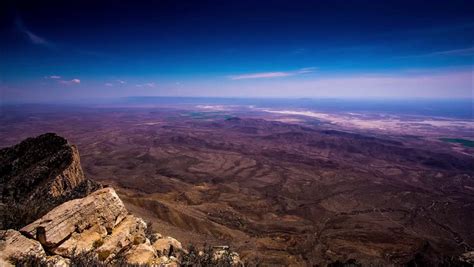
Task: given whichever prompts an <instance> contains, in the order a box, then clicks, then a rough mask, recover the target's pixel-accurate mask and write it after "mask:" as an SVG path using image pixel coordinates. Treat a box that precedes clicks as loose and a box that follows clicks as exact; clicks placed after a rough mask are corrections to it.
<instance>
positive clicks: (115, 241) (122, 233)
mask: <svg viewBox="0 0 474 267" xmlns="http://www.w3.org/2000/svg"><path fill="white" fill-rule="evenodd" d="M145 229H146V223H145V221H143V219H141V218H137V217H135V216H133V215H128V216H126V217H125V218H124V219H123V220H122V221H121V222H120V223H119V224H118V225H117V226H116V227H115V228H114V229H113V230H112V233H111V234H110V235H108V236H106V237H105V238H104V242H103V244H102V245H101V246H100V247H98V248H97V249H96V252H97V254H98V255H99V259H100V260H107V259H109V258H110V257H111V256H114V255H116V254H117V253H118V252H119V251H120V250H122V249H123V248H125V247H127V246H131V245H133V244H140V243H143V242H145V240H146V238H145Z"/></svg>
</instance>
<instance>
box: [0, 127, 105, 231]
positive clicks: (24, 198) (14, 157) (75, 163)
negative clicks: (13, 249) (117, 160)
mask: <svg viewBox="0 0 474 267" xmlns="http://www.w3.org/2000/svg"><path fill="white" fill-rule="evenodd" d="M98 188H100V185H99V184H98V183H96V182H93V181H92V180H89V179H86V178H85V177H84V174H83V172H82V168H81V164H80V159H79V153H78V151H77V148H76V147H75V146H73V145H70V144H69V143H68V142H67V140H66V139H64V138H62V137H60V136H57V135H56V134H53V133H47V134H43V135H40V136H38V137H36V138H28V139H26V140H24V141H23V142H21V143H20V144H18V145H15V146H13V147H9V148H4V149H1V150H0V192H2V196H1V202H2V203H3V205H4V207H8V206H10V205H17V206H18V205H20V206H21V207H31V208H32V209H31V213H33V212H34V213H35V214H28V216H27V217H29V218H28V219H29V220H32V219H36V218H37V217H36V218H35V216H40V215H42V214H44V213H46V212H48V211H50V210H51V209H52V208H54V207H55V206H57V205H58V204H61V203H63V202H65V201H67V200H70V199H74V198H78V197H84V196H86V195H88V194H89V193H90V192H92V191H95V190H96V189H98ZM7 209H8V208H7ZM0 212H1V210H0ZM3 212H8V211H3ZM25 220H26V219H25ZM25 223H28V222H25ZM0 227H1V228H4V227H5V226H3V225H0Z"/></svg>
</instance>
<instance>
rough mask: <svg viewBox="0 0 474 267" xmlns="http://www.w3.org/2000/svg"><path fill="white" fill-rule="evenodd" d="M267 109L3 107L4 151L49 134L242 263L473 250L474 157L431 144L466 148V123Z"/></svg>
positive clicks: (390, 260) (191, 236) (144, 213)
mask: <svg viewBox="0 0 474 267" xmlns="http://www.w3.org/2000/svg"><path fill="white" fill-rule="evenodd" d="M275 110H276V109H274V110H272V112H269V111H268V109H258V108H254V107H249V106H233V105H227V106H226V105H219V106H217V105H174V106H173V105H168V106H165V105H163V106H141V107H137V106H127V107H84V106H77V107H68V108H65V107H62V106H47V105H33V106H8V107H4V108H3V110H2V113H1V114H2V115H1V117H0V123H1V125H2V127H1V130H0V146H1V147H6V146H11V145H13V144H16V143H18V142H20V141H21V140H23V139H25V138H27V137H32V136H37V135H40V134H43V133H46V132H55V133H57V134H59V135H61V136H63V137H65V138H67V139H68V140H69V142H71V143H73V144H76V145H77V147H78V150H79V153H80V157H81V164H82V166H83V169H84V173H85V175H86V177H88V178H91V179H93V180H96V181H99V182H100V183H102V184H105V185H111V186H113V187H114V188H116V190H117V192H118V194H119V196H120V197H121V199H122V200H123V201H124V202H125V205H126V206H127V208H128V209H129V210H130V211H131V212H132V213H133V214H136V215H137V216H141V217H142V218H144V219H146V220H148V221H151V222H152V225H153V228H154V229H157V230H159V231H160V232H161V233H163V234H166V235H170V236H173V237H176V238H177V239H179V240H181V241H182V242H183V244H187V243H194V244H197V245H202V244H204V243H207V244H212V245H230V246H231V247H232V248H233V249H234V250H235V251H237V252H238V253H239V254H240V255H241V257H242V259H243V260H244V261H246V262H249V263H261V264H263V265H294V266H302V265H311V264H319V265H322V266H324V265H326V264H329V263H334V262H341V263H343V262H348V261H350V260H351V259H355V260H357V262H359V263H362V264H375V265H377V264H379V265H386V264H399V265H405V264H410V262H412V263H413V262H415V261H418V262H428V263H429V262H437V261H443V257H450V256H455V255H459V254H461V253H464V252H466V251H471V250H473V247H474V233H473V232H472V229H471V227H469V225H471V224H472V222H473V221H474V204H473V203H474V164H473V162H474V161H473V152H474V149H473V148H472V147H470V146H469V143H467V144H468V145H465V146H463V144H459V143H453V142H445V141H443V140H446V139H441V138H451V139H453V140H455V139H456V138H464V139H462V140H467V141H468V140H469V139H470V140H472V137H473V136H472V133H473V132H472V129H473V128H472V126H473V124H472V121H469V120H449V119H446V118H441V119H439V118H433V117H430V118H427V117H423V118H421V119H420V118H411V119H407V118H401V119H400V117H399V119H400V120H402V121H403V122H404V123H406V125H404V126H403V127H400V124H397V123H396V120H394V119H393V117H390V120H389V122H387V120H384V121H383V122H381V119H380V117H373V116H369V115H368V114H367V113H366V114H365V115H364V117H363V118H361V117H358V118H354V117H352V119H351V118H350V117H351V116H355V115H354V114H352V115H351V114H343V115H341V114H338V113H327V112H326V113H309V115H310V116H308V113H305V112H303V113H302V112H288V111H286V112H284V111H283V109H280V110H279V111H278V110H277V111H275ZM315 114H317V116H316V115H315ZM420 120H421V121H425V123H420V122H419V121H420ZM393 121H395V123H394V122H393ZM410 121H413V122H412V123H410ZM426 121H431V122H433V121H435V122H436V123H431V124H429V123H426ZM367 125H369V126H371V127H365V126H367ZM372 125H377V127H372ZM380 125H383V127H384V128H381V127H379V126H380ZM394 125H395V126H394ZM397 125H398V126H397ZM453 125H457V127H454V126H453ZM401 130H403V131H401ZM451 139H449V140H451ZM456 140H457V139H456Z"/></svg>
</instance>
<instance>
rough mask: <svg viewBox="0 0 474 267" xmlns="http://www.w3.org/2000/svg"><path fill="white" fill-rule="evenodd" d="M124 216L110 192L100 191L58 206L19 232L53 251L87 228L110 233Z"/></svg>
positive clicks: (117, 199)
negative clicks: (95, 228)
mask: <svg viewBox="0 0 474 267" xmlns="http://www.w3.org/2000/svg"><path fill="white" fill-rule="evenodd" d="M127 213H128V212H127V210H126V209H125V206H124V205H123V203H122V201H121V200H120V198H119V197H118V196H117V194H116V193H115V191H114V189H112V188H104V189H100V190H98V191H95V192H94V193H92V194H90V195H89V196H87V197H85V198H82V199H74V200H71V201H68V202H66V203H63V204H61V205H60V206H58V207H56V208H54V209H53V210H51V211H50V212H49V213H48V214H46V215H44V216H43V217H41V218H40V219H38V220H36V221H34V222H33V223H31V224H29V225H27V226H25V227H23V228H22V229H21V232H22V233H24V234H26V235H28V236H29V237H31V238H37V239H38V240H39V241H40V242H41V243H42V244H43V245H45V246H47V247H50V248H54V247H56V246H58V245H59V244H60V243H62V242H65V241H66V239H68V238H70V237H71V236H72V235H73V234H74V233H82V232H83V231H85V230H87V229H89V228H91V227H98V228H97V229H102V228H105V229H106V230H107V232H112V229H113V228H114V227H115V226H116V225H117V224H118V223H119V222H120V221H121V220H122V219H123V218H125V216H126V215H127ZM92 239H94V238H92Z"/></svg>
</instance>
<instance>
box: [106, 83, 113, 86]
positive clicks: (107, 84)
mask: <svg viewBox="0 0 474 267" xmlns="http://www.w3.org/2000/svg"><path fill="white" fill-rule="evenodd" d="M104 85H105V86H108V87H112V86H114V85H113V84H112V83H105V84H104Z"/></svg>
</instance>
